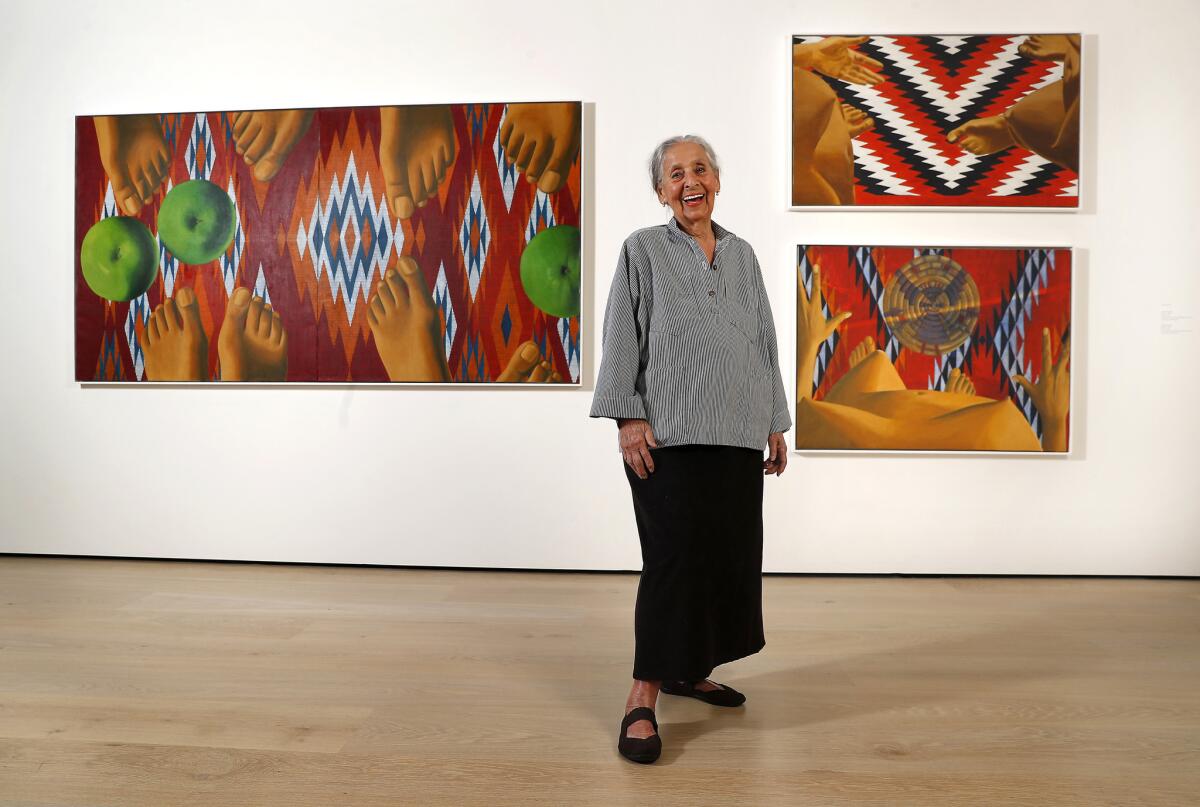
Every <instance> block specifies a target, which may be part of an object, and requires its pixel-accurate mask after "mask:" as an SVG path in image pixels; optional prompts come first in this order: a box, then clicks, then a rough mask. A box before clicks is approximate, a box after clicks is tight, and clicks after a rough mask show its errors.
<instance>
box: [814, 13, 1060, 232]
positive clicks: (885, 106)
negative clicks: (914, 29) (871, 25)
mask: <svg viewBox="0 0 1200 807" xmlns="http://www.w3.org/2000/svg"><path fill="white" fill-rule="evenodd" d="M822 39H823V37H820V36H800V37H795V39H794V41H795V42H796V43H797V44H807V43H816V42H819V41H821V40H822ZM1025 39H1026V37H1024V36H1008V35H1005V36H996V35H971V36H870V37H869V38H867V41H865V42H863V43H862V44H859V45H856V46H855V47H854V50H855V51H857V52H858V53H860V54H862V55H863V56H865V57H868V58H870V59H873V60H875V61H877V62H879V63H881V64H882V68H881V69H880V70H879V71H878V74H879V75H880V76H882V77H883V80H882V81H881V82H879V83H878V84H867V83H852V82H850V81H844V80H840V79H837V78H832V77H830V76H828V75H820V76H819V77H820V78H821V79H822V80H823V81H824V82H825V83H826V84H827V85H828V87H829V88H830V89H832V90H833V92H834V93H835V94H836V96H837V99H838V101H839V102H840V103H841V104H843V105H845V107H844V108H848V109H852V110H856V111H857V112H859V113H863V114H865V115H866V116H869V118H870V119H871V121H872V123H873V128H870V129H868V130H867V131H863V132H860V133H857V134H854V135H853V138H852V141H851V142H852V149H853V186H854V188H853V194H854V201H853V204H854V205H856V206H880V205H883V206H982V207H999V206H1003V207H1048V208H1074V207H1077V206H1078V193H1079V191H1078V176H1077V174H1076V172H1075V171H1073V170H1071V169H1070V168H1067V167H1064V166H1063V165H1060V164H1056V163H1055V162H1052V161H1051V160H1050V159H1047V158H1046V157H1044V156H1041V155H1039V154H1037V153H1034V152H1033V151H1030V150H1027V149H1025V148H1022V147H1021V146H1020V145H1010V146H1005V147H1002V148H1000V150H998V151H995V152H993V153H988V154H983V155H977V154H975V153H972V152H970V151H968V150H967V149H966V148H964V146H963V144H962V141H961V140H959V141H957V142H950V139H949V138H948V135H949V134H950V133H951V132H952V131H954V130H955V129H956V128H958V127H960V126H962V125H964V124H968V123H970V122H972V121H976V120H980V119H992V118H993V117H998V116H1002V115H1004V114H1005V112H1006V111H1008V110H1010V109H1011V108H1012V107H1013V105H1014V104H1015V103H1017V102H1018V101H1020V100H1021V99H1022V98H1025V97H1026V96H1028V95H1030V94H1031V93H1033V92H1034V91H1036V90H1039V89H1041V88H1044V87H1047V86H1048V85H1051V84H1053V83H1055V82H1056V81H1058V80H1059V79H1060V78H1061V77H1062V76H1063V73H1064V67H1063V64H1062V63H1061V62H1056V61H1052V60H1035V59H1032V58H1028V57H1026V56H1024V55H1022V53H1021V52H1020V51H1019V49H1020V47H1021V45H1022V43H1023V42H1024V41H1025ZM835 114H838V113H836V112H835ZM1077 129H1078V126H1077V125H1076V126H1075V130H1076V131H1075V137H1076V138H1078V132H1077Z"/></svg>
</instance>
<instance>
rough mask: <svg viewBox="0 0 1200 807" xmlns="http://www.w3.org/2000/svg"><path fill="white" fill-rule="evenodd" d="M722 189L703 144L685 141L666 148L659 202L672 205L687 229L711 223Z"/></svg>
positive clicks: (672, 209) (676, 216)
mask: <svg viewBox="0 0 1200 807" xmlns="http://www.w3.org/2000/svg"><path fill="white" fill-rule="evenodd" d="M719 190H721V178H720V177H719V176H717V172H716V171H714V170H713V167H712V165H711V163H709V160H708V155H707V154H706V153H705V152H704V147H703V146H701V145H700V144H699V143H687V142H685V143H677V144H675V145H674V146H671V147H670V148H669V149H667V153H666V154H664V155H663V178H662V182H660V183H659V185H658V201H660V202H662V203H663V204H665V205H669V206H670V207H671V211H672V212H673V213H674V214H675V218H676V219H678V220H679V223H680V224H682V225H685V227H686V228H687V229H692V228H694V227H696V226H697V225H708V223H709V222H710V221H711V220H712V211H713V205H714V204H715V203H716V200H717V191H719Z"/></svg>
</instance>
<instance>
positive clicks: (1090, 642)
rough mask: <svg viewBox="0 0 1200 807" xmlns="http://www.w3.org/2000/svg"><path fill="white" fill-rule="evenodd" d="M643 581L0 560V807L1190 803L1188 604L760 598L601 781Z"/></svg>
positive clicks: (782, 581)
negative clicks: (710, 662)
mask: <svg viewBox="0 0 1200 807" xmlns="http://www.w3.org/2000/svg"><path fill="white" fill-rule="evenodd" d="M636 586H637V578H636V576H635V575H611V574H555V573H530V572H476V571H431V570H418V569H387V568H352V567H311V566H284V565H279V566H276V565H257V564H225V563H193V562H171V561H114V560H105V559H82V558H81V559H65V558H26V557H14V556H6V557H5V556H0V807H50V806H51V805H53V806H54V807H85V806H86V807H201V806H203V807H275V805H280V806H281V807H309V806H310V805H311V806H312V807H318V806H319V807H330V806H331V805H339V806H340V805H352V806H353V807H373V806H374V805H388V806H389V807H392V806H393V805H419V806H420V807H426V806H427V805H428V806H430V807H438V806H440V805H447V806H448V807H449V806H453V807H462V806H463V805H554V806H555V807H557V806H558V805H605V807H608V806H609V805H624V804H630V805H633V804H644V805H752V806H755V807H757V805H775V804H780V805H801V804H804V805H919V806H920V807H930V806H937V805H980V806H988V807H990V806H991V805H1030V806H1031V807H1033V806H1036V807H1048V806H1050V805H1053V806H1055V807H1057V806H1058V805H1081V806H1082V805H1086V806H1087V807H1094V806H1095V805H1196V804H1200V686H1198V683H1200V582H1198V581H1194V580H1139V579H1129V580H1096V579H1083V580H1071V579H1062V580H1059V579H1019V578H1018V579H995V578H982V579H977V578H945V579H943V578H890V577H884V578H839V577H768V578H767V579H766V581H765V591H764V605H765V614H766V622H767V647H766V649H765V650H764V651H763V652H762V653H760V654H758V655H757V656H754V657H752V658H749V659H744V660H742V661H738V662H735V663H733V664H730V665H727V666H725V667H722V668H719V669H718V670H717V673H716V675H715V676H714V677H715V678H717V680H724V681H728V682H729V683H731V684H732V685H734V686H736V687H737V688H738V689H740V690H742V691H743V692H745V693H746V694H747V696H748V698H749V700H748V702H747V704H746V706H745V707H744V708H743V709H736V710H720V709H715V708H713V707H709V706H707V705H705V704H703V703H699V702H697V701H693V700H688V699H681V698H672V697H668V696H662V697H661V698H660V700H659V707H658V715H659V718H660V723H661V724H662V736H663V741H664V752H663V756H662V758H661V759H660V760H659V762H658V763H657V764H656V765H652V766H637V765H633V764H631V763H627V762H625V761H624V760H623V759H621V758H620V757H619V756H618V755H617V752H616V748H615V745H616V732H617V725H618V723H619V722H620V718H621V713H622V708H623V705H624V700H625V694H626V692H627V690H628V684H629V676H630V669H631V658H632V651H633V637H632V615H633V599H634V593H635V590H636Z"/></svg>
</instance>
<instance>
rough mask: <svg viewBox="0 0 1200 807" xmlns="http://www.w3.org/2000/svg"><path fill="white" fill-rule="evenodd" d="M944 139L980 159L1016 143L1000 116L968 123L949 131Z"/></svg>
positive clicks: (1006, 123) (1005, 122)
mask: <svg viewBox="0 0 1200 807" xmlns="http://www.w3.org/2000/svg"><path fill="white" fill-rule="evenodd" d="M946 139H947V140H948V141H950V142H951V143H958V144H959V145H960V146H962V147H963V148H964V149H965V150H967V151H969V152H971V153H972V154H975V155H978V156H980V157H982V156H983V155H985V154H995V153H996V152H997V151H1003V150H1004V149H1006V148H1009V147H1011V146H1014V145H1016V142H1017V141H1016V140H1015V139H1014V138H1013V134H1012V131H1011V130H1010V129H1009V128H1008V122H1007V121H1005V120H1004V118H1003V117H1002V116H1000V115H993V116H992V117H990V118H976V119H975V120H973V121H968V122H967V123H964V124H963V125H962V126H959V127H958V128H957V129H953V130H951V132H950V133H949V134H948V135H946Z"/></svg>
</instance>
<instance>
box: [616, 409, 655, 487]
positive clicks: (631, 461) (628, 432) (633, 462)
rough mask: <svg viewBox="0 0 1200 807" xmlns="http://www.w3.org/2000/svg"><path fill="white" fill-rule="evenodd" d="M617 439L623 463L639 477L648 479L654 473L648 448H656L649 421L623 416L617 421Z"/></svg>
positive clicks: (652, 461) (652, 459)
mask: <svg viewBox="0 0 1200 807" xmlns="http://www.w3.org/2000/svg"><path fill="white" fill-rule="evenodd" d="M617 426H618V427H619V432H618V435H617V440H618V442H619V443H620V445H621V456H622V457H624V458H625V464H626V465H628V466H629V467H630V468H632V469H633V472H634V473H635V474H637V475H638V478H639V479H649V478H650V474H652V473H654V458H653V457H651V456H650V449H652V448H658V443H657V442H656V441H655V439H654V432H653V431H652V430H651V428H650V423H649V421H646V420H643V419H641V418H624V419H622V420H618V421H617Z"/></svg>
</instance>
